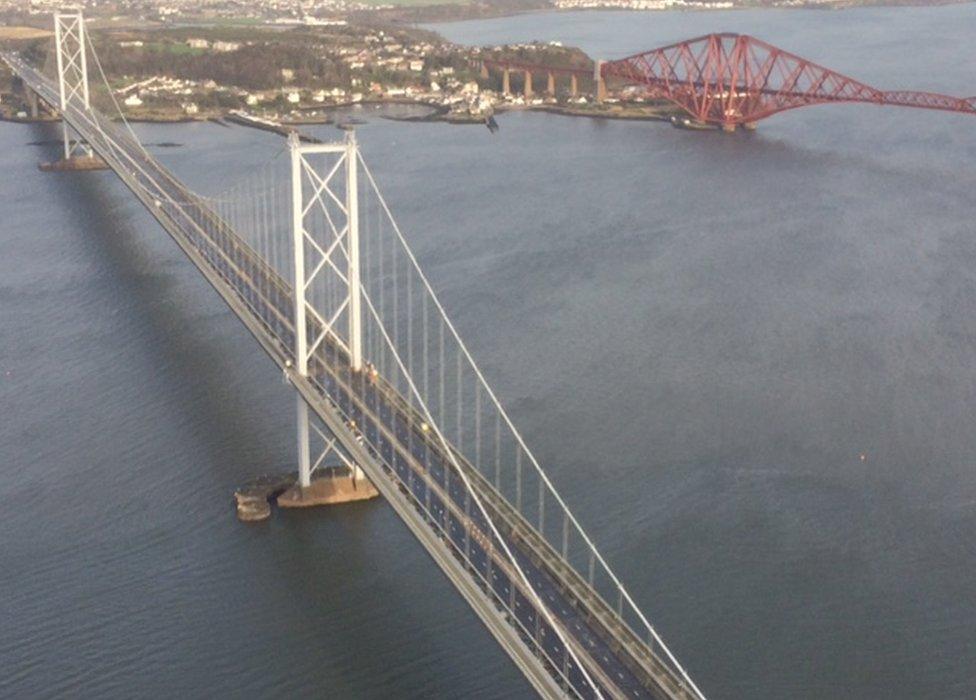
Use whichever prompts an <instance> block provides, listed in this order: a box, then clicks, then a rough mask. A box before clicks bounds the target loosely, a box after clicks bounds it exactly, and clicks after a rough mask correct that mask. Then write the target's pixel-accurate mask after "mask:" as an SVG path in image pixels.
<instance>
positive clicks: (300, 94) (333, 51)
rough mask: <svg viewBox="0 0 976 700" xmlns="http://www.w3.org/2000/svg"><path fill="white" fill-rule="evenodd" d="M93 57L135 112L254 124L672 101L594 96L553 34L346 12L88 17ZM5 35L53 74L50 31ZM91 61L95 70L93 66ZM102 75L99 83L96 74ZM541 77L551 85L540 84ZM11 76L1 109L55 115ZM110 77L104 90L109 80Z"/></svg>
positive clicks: (134, 116) (116, 103) (2, 38)
mask: <svg viewBox="0 0 976 700" xmlns="http://www.w3.org/2000/svg"><path fill="white" fill-rule="evenodd" d="M88 22H89V37H90V39H91V42H92V45H93V47H94V49H95V53H96V54H97V55H98V57H99V62H98V64H97V66H92V67H91V68H90V70H91V71H92V73H91V74H92V76H93V79H92V80H91V81H90V82H91V85H92V86H91V90H92V96H91V99H92V101H93V102H94V103H95V105H96V106H98V107H101V108H103V109H104V110H105V111H106V113H110V114H111V113H115V112H116V107H117V108H118V109H120V110H121V112H122V114H123V115H124V116H125V118H126V119H128V120H133V121H189V120H203V119H215V118H228V117H230V118H233V119H235V120H238V121H245V122H246V123H251V124H252V125H255V126H259V125H262V124H263V125H291V126H293V125H298V124H309V123H328V122H330V121H333V120H334V117H333V115H334V113H335V111H336V109H337V108H339V107H345V106H349V105H356V104H370V103H408V104H413V105H417V106H420V107H422V108H423V109H422V110H420V111H419V113H418V111H417V110H412V111H411V110H408V111H407V114H408V116H407V117H406V118H411V119H427V120H441V121H448V122H454V123H484V122H491V118H492V115H494V114H495V113H496V112H500V111H505V110H509V109H545V110H550V111H561V112H564V113H567V114H575V115H590V116H607V117H622V118H663V117H666V116H668V115H670V114H671V113H673V111H674V108H673V107H670V106H666V105H663V104H657V103H651V102H647V101H645V100H644V99H643V98H642V97H641V96H640V95H639V94H637V93H636V92H633V93H628V92H626V91H625V90H621V91H618V92H615V93H614V94H610V95H605V96H601V97H602V98H603V99H600V100H597V99H596V92H597V89H596V83H595V81H594V80H593V77H592V72H593V60H592V59H591V58H590V57H588V56H587V55H586V54H585V53H583V52H582V51H581V50H579V49H575V48H571V47H564V46H562V45H561V44H560V43H559V42H546V43H539V42H536V43H524V44H516V45H505V46H487V47H468V46H460V45H457V44H452V43H450V42H447V41H445V40H444V39H443V38H442V37H440V36H439V35H437V34H435V33H433V32H430V31H427V30H423V29H418V28H415V27H410V26H404V25H395V24H394V25H389V24H368V23H363V22H362V21H357V20H353V19H335V18H333V19H314V20H311V21H307V22H301V23H299V24H288V23H281V22H272V23H269V24H248V25H242V24H230V25H228V24H221V23H209V24H203V23H200V24H192V25H184V24H179V25H172V24H168V23H163V24H146V23H137V22H132V21H126V22H113V21H112V20H111V19H110V18H109V19H104V18H102V19H99V18H98V17H96V18H91V19H88ZM0 42H3V43H4V44H5V45H8V46H10V45H12V46H15V47H16V48H17V49H18V50H20V51H21V52H22V53H23V54H24V55H25V57H26V58H27V59H28V60H29V61H30V62H32V63H33V64H34V65H38V66H42V67H43V69H44V70H46V71H47V72H49V73H51V74H52V75H53V74H54V71H55V70H56V65H55V63H56V61H55V60H54V58H53V40H52V38H51V36H50V32H48V31H47V30H44V29H42V28H40V27H34V28H31V27H29V26H27V25H20V26H17V27H10V26H8V27H2V26H0ZM505 63H511V64H513V65H532V66H543V67H545V66H552V67H554V68H560V69H565V68H572V69H574V70H575V71H576V73H575V74H574V75H573V77H572V79H571V80H570V78H568V77H567V76H566V74H565V73H559V74H558V75H556V74H549V75H546V74H545V71H544V69H543V71H542V72H543V75H542V76H537V77H536V79H537V80H540V79H541V80H542V81H543V84H542V85H540V84H538V83H537V84H536V89H535V90H533V89H532V85H531V77H529V76H527V75H526V74H525V72H524V71H513V72H512V74H511V75H508V76H506V75H505V74H504V73H503V72H502V71H499V70H492V71H489V70H487V68H486V66H488V65H491V66H497V65H499V64H505ZM96 69H97V71H98V73H97V74H96V73H95V72H94V71H95V70H96ZM103 72H104V76H105V78H106V81H102V80H101V74H102V73H103ZM547 77H548V82H545V80H546V78H547ZM16 82H17V81H16V80H14V79H13V76H12V75H11V74H9V72H8V73H6V74H0V116H2V117H3V118H6V119H12V120H33V119H45V118H53V117H54V116H55V115H53V114H51V113H49V112H48V113H45V112H44V110H43V109H41V108H39V106H38V105H37V104H36V100H35V103H34V104H31V103H30V95H28V94H25V93H24V91H22V90H20V91H18V89H17V87H18V86H17V84H16ZM106 84H107V87H106Z"/></svg>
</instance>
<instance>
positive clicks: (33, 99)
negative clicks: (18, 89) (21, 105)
mask: <svg viewBox="0 0 976 700" xmlns="http://www.w3.org/2000/svg"><path fill="white" fill-rule="evenodd" d="M27 105H28V106H29V107H30V115H31V119H37V118H38V117H39V116H40V108H39V107H38V97H37V93H36V92H34V91H33V90H31V89H30V88H27Z"/></svg>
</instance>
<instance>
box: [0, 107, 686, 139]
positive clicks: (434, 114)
mask: <svg viewBox="0 0 976 700" xmlns="http://www.w3.org/2000/svg"><path fill="white" fill-rule="evenodd" d="M357 105H363V106H367V107H384V106H388V105H399V106H408V107H423V108H426V109H429V110H430V113H428V114H422V115H409V116H397V115H378V118H382V119H386V120H388V121H395V122H405V123H443V124H450V125H453V126H465V125H483V124H484V123H485V118H486V116H487V115H482V114H470V113H459V112H451V111H450V110H449V109H448V108H446V107H444V106H442V105H433V104H429V103H427V102H412V101H409V100H402V99H393V100H370V101H368V102H349V103H343V104H337V105H329V106H327V107H323V108H320V109H321V111H330V112H338V111H341V110H345V109H349V108H350V107H355V106H357ZM234 111H235V110H227V111H224V112H215V113H208V114H203V115H200V116H196V117H190V116H187V115H176V114H174V115H157V116H149V115H141V116H133V117H128V116H127V117H126V121H127V122H129V123H132V124H195V123H203V122H213V123H215V124H219V125H221V126H228V124H236V125H238V126H243V127H247V128H251V129H256V130H259V131H268V132H271V133H278V134H282V135H284V134H285V133H287V132H288V131H291V130H296V131H297V130H299V129H300V128H301V127H303V126H327V125H334V126H335V127H336V128H344V126H345V125H346V123H345V122H343V121H336V120H335V119H334V118H333V117H332V116H331V115H330V116H327V117H324V118H315V119H308V120H302V119H288V120H280V121H273V120H270V119H268V118H266V117H261V116H260V115H248V116H253V117H255V120H254V121H250V120H248V119H247V118H246V117H244V118H242V116H241V115H235V114H234V113H233V112H234ZM508 112H544V113H547V114H556V115H560V116H564V117H575V118H590V119H613V120H619V121H669V120H670V118H671V116H672V115H675V114H679V113H680V112H681V110H680V108H678V107H673V106H670V105H642V106H640V107H637V106H634V105H627V106H620V105H618V104H611V105H607V106H604V107H603V108H601V109H588V108H586V107H580V106H578V105H560V104H542V105H513V106H508V105H501V106H499V107H498V108H496V110H495V112H494V113H495V114H496V115H499V114H505V113H508ZM261 120H264V121H261ZM60 121H61V119H60V118H59V117H56V116H39V117H37V118H32V117H26V118H20V117H10V116H7V115H5V114H0V122H10V123H14V124H54V123H59V122H60ZM113 121H121V120H119V119H113ZM348 125H349V126H355V125H356V124H355V123H354V122H350V123H349V124H348Z"/></svg>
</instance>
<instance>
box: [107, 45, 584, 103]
mask: <svg viewBox="0 0 976 700" xmlns="http://www.w3.org/2000/svg"><path fill="white" fill-rule="evenodd" d="M123 43H124V44H126V45H136V42H133V41H126V42H120V44H123ZM140 43H141V42H140ZM186 44H187V45H188V46H189V47H190V48H193V49H198V50H208V51H215V52H232V51H236V50H237V49H239V48H240V44H239V43H238V42H231V41H209V40H206V39H198V38H190V39H187V40H186ZM550 46H560V44H559V43H558V42H550V44H519V45H515V46H505V47H501V46H499V47H493V48H486V49H479V48H472V49H459V48H458V47H455V46H440V45H434V44H432V43H429V42H424V41H419V42H413V43H410V42H404V41H403V40H402V39H399V38H398V37H396V36H395V35H393V34H391V33H385V32H384V31H382V30H373V31H371V32H369V33H366V34H364V35H361V36H359V37H357V39H356V42H355V44H348V45H343V46H336V47H334V48H330V49H329V50H328V53H329V55H330V56H332V57H333V58H335V59H338V60H339V61H341V62H342V63H344V64H345V65H346V67H347V68H348V69H349V70H348V73H349V74H350V78H349V81H348V84H345V85H328V86H321V87H320V86H315V85H299V84H296V83H295V81H296V71H295V70H294V69H291V68H281V69H280V78H281V80H280V85H279V86H278V87H276V88H274V89H269V90H244V89H242V88H239V87H237V86H225V85H218V84H216V83H215V82H214V81H212V80H204V81H194V80H181V79H178V78H172V77H166V76H154V77H152V78H148V79H146V80H141V81H138V82H134V83H131V84H129V85H126V86H124V87H122V88H120V89H118V90H117V91H116V92H117V95H118V96H119V97H120V98H121V101H122V103H123V105H124V106H125V107H126V108H128V109H129V110H131V111H134V112H135V111H140V110H141V109H143V108H144V107H145V106H146V102H147V101H152V102H154V103H156V104H160V103H166V104H168V105H169V107H170V108H171V109H172V108H175V105H177V104H178V105H179V108H180V109H181V110H182V112H183V113H184V114H186V115H188V116H193V115H197V114H200V113H201V108H200V104H199V103H200V101H201V99H202V96H203V95H212V94H214V93H223V94H224V95H225V96H227V97H230V98H232V99H233V100H235V101H236V102H237V103H238V104H240V105H242V106H243V105H246V107H247V109H248V110H249V111H251V112H253V113H256V114H264V115H267V116H272V115H273V116H275V117H281V116H285V115H283V114H282V112H284V113H285V114H286V115H287V113H288V112H292V113H303V114H305V115H306V116H311V115H314V114H315V113H316V110H318V109H319V108H322V107H327V106H331V105H341V104H350V103H357V102H362V101H364V100H372V101H376V100H406V101H414V102H422V103H426V104H431V105H436V106H440V107H442V108H446V109H447V110H449V111H451V112H458V113H466V114H483V113H490V112H491V111H493V109H494V108H495V106H496V105H499V104H508V105H512V106H519V105H541V104H545V103H548V102H555V98H554V97H553V96H551V95H544V94H539V95H536V96H530V97H526V96H524V95H522V94H515V93H513V94H503V93H500V92H495V91H492V90H487V89H485V85H484V83H483V82H481V83H479V81H477V80H473V79H471V78H472V76H473V75H474V74H475V68H476V66H477V65H478V60H479V59H480V58H481V55H482V51H484V52H485V53H486V54H488V55H494V54H495V53H497V52H499V51H513V50H515V51H518V52H520V53H524V52H532V51H538V50H541V49H544V48H548V47H550ZM459 51H463V52H464V53H463V54H459ZM459 58H460V59H462V60H460V61H459V60H458V59H459ZM586 99H587V98H586V97H583V96H574V97H573V98H572V101H573V102H578V103H580V104H583V103H585V102H586ZM205 102H207V103H210V104H213V100H205ZM220 102H221V104H225V105H226V104H227V103H228V100H226V99H221V101H220Z"/></svg>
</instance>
